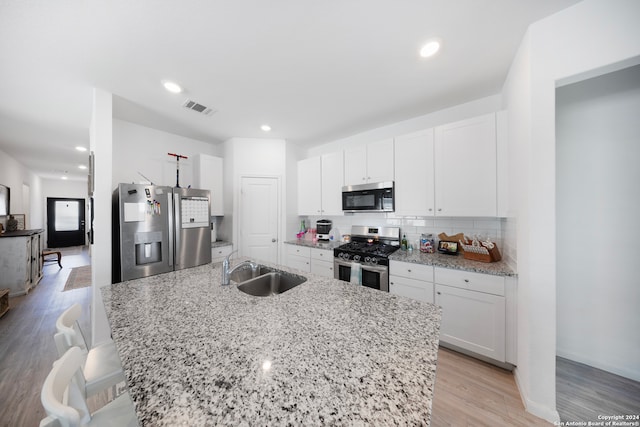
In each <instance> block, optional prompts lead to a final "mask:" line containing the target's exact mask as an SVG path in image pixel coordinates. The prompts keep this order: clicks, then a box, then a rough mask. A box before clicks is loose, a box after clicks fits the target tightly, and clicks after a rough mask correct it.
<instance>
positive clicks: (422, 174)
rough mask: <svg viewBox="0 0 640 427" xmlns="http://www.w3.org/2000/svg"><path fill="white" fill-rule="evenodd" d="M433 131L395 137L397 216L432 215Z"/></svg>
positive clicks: (428, 130)
mask: <svg viewBox="0 0 640 427" xmlns="http://www.w3.org/2000/svg"><path fill="white" fill-rule="evenodd" d="M433 163H434V159H433V129H427V130H424V131H420V132H415V133H412V134H408V135H403V136H399V137H397V138H395V204H396V209H395V211H396V214H397V215H420V216H424V215H433V212H434V174H433V170H434V169H433V168H434V165H433Z"/></svg>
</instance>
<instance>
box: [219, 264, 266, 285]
mask: <svg viewBox="0 0 640 427" xmlns="http://www.w3.org/2000/svg"><path fill="white" fill-rule="evenodd" d="M272 271H273V268H269V267H267V266H265V265H259V266H258V269H257V270H256V271H255V272H254V271H253V270H252V269H251V266H249V265H245V266H242V267H240V268H238V269H237V270H235V271H234V272H233V273H231V274H230V275H229V279H230V280H232V281H234V282H236V283H240V282H244V281H247V280H249V279H253V278H254V277H258V276H262V275H263V274H267V273H270V272H272Z"/></svg>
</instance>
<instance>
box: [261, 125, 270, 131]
mask: <svg viewBox="0 0 640 427" xmlns="http://www.w3.org/2000/svg"><path fill="white" fill-rule="evenodd" d="M260 129H262V130H263V131H265V132H269V131H270V130H271V126H269V125H262V126H260Z"/></svg>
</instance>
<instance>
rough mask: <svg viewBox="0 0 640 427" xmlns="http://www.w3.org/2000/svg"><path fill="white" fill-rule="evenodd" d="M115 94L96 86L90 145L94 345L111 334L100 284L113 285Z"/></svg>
mask: <svg viewBox="0 0 640 427" xmlns="http://www.w3.org/2000/svg"><path fill="white" fill-rule="evenodd" d="M112 104H113V96H112V94H111V93H109V92H105V91H104V90H101V89H94V90H93V114H92V117H91V129H90V133H91V134H90V140H89V147H90V150H91V151H92V152H93V154H94V156H95V172H94V173H95V179H94V182H95V184H94V193H93V203H94V220H93V236H94V244H93V246H92V247H91V283H92V303H91V337H92V346H93V345H96V344H98V343H100V342H103V341H106V340H108V339H110V338H111V331H110V328H109V322H108V321H107V316H106V313H105V310H104V304H103V302H102V293H101V290H100V288H101V287H103V286H109V285H111V192H112V188H111V176H112V165H113V162H112V158H113V154H112V153H113V150H112V147H113V114H112Z"/></svg>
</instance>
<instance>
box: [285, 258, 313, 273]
mask: <svg viewBox="0 0 640 427" xmlns="http://www.w3.org/2000/svg"><path fill="white" fill-rule="evenodd" d="M287 266H288V267H291V268H296V269H298V270H301V271H304V272H306V273H311V263H310V258H309V257H302V256H297V255H291V254H289V255H288V256H287Z"/></svg>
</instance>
